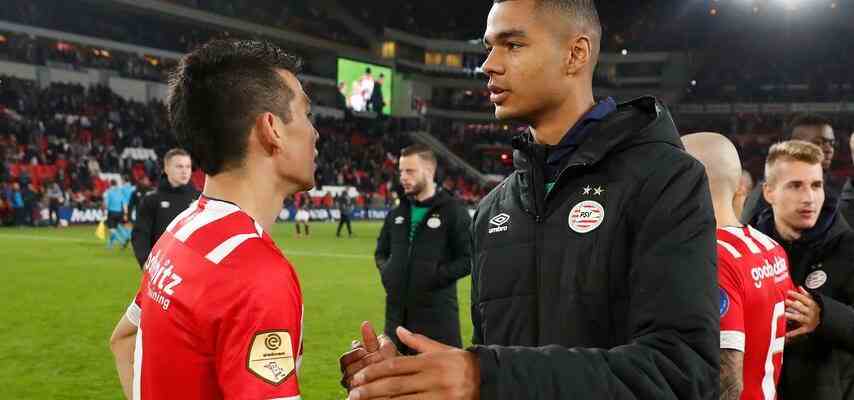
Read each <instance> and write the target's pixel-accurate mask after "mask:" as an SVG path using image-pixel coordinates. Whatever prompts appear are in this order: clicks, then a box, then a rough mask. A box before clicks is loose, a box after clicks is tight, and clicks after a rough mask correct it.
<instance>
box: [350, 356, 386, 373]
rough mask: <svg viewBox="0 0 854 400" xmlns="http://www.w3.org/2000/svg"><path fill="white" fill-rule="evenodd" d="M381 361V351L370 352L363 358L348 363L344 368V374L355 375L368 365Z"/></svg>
mask: <svg viewBox="0 0 854 400" xmlns="http://www.w3.org/2000/svg"><path fill="white" fill-rule="evenodd" d="M381 361H383V358H382V355H381V354H380V353H370V354H368V355H366V356H365V357H364V358H362V359H361V360H359V361H356V362H354V363H352V364H350V365H348V366H347V367H346V368H345V369H344V376H347V377H352V376H353V375H356V373H357V372H359V371H361V370H363V369H365V367H367V366H368V365H372V364H376V363H379V362H381Z"/></svg>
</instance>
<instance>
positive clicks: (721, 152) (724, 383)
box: [682, 133, 795, 400]
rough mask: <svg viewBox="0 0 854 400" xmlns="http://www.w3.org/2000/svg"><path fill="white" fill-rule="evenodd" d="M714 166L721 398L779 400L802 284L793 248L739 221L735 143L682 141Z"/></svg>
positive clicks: (708, 137)
mask: <svg viewBox="0 0 854 400" xmlns="http://www.w3.org/2000/svg"><path fill="white" fill-rule="evenodd" d="M682 142H683V143H685V148H686V149H687V151H688V153H690V154H691V155H692V156H694V158H696V159H698V160H699V161H700V162H701V163H702V164H703V166H705V168H706V174H707V175H708V176H709V186H710V189H711V192H712V202H713V204H714V207H715V219H716V220H717V225H718V231H717V236H718V283H719V285H720V315H721V381H720V382H721V397H720V398H721V399H727V400H735V399H743V400H773V399H775V398H777V389H776V386H777V382H779V380H780V371H781V369H782V368H781V367H782V366H783V347H784V345H785V342H786V318H785V310H786V304H785V301H786V297H787V292H788V291H789V290H794V289H795V287H794V284H792V280H791V278H790V277H789V268H788V266H789V260H788V257H787V256H786V252H785V250H783V247H781V246H780V245H779V244H778V243H777V242H775V241H774V240H773V239H771V238H769V237H768V236H766V235H765V234H763V233H761V232H759V231H758V230H756V229H755V228H753V227H751V226H749V225H748V226H745V225H742V224H741V223H740V222H739V221H738V217H737V216H736V212H735V209H734V207H733V199H734V198H735V195H736V192H737V191H738V187H739V182H740V180H741V171H742V169H741V161H740V160H739V158H738V152H737V151H736V149H735V146H734V145H733V144H732V142H730V141H729V139H727V138H725V137H724V136H722V135H719V134H716V133H696V134H692V135H687V136H684V137H683V138H682Z"/></svg>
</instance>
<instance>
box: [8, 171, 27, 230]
mask: <svg viewBox="0 0 854 400" xmlns="http://www.w3.org/2000/svg"><path fill="white" fill-rule="evenodd" d="M9 201H10V202H11V203H12V212H13V213H14V215H15V217H14V220H15V226H17V227H19V228H20V227H22V226H24V224H26V223H27V219H26V214H27V210H26V209H25V208H24V195H23V194H21V185H20V184H18V183H17V182H16V183H13V184H12V194H11V196H10V199H9Z"/></svg>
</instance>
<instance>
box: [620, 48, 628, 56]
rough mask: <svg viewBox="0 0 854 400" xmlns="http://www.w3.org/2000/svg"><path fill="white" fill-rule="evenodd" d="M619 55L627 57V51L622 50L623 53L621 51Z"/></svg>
mask: <svg viewBox="0 0 854 400" xmlns="http://www.w3.org/2000/svg"><path fill="white" fill-rule="evenodd" d="M620 54H622V55H624V56H627V55H629V51H628V50H626V49H623V51H621V52H620Z"/></svg>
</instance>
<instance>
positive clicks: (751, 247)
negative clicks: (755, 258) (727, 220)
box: [723, 227, 761, 254]
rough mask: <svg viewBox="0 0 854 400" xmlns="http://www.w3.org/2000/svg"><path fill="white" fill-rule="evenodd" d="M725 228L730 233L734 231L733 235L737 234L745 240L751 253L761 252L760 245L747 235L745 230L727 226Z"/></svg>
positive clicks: (740, 238)
mask: <svg viewBox="0 0 854 400" xmlns="http://www.w3.org/2000/svg"><path fill="white" fill-rule="evenodd" d="M723 229H724V230H725V231H727V232H729V233H732V234H733V235H735V237H737V238H739V240H741V241H742V242H744V244H745V245H746V246H747V248H748V249H749V250H750V252H751V253H753V254H759V253H760V252H761V251H760V250H759V246H757V245H756V242H754V241H753V239H751V238H749V237H748V236H747V235H745V234H744V230H742V229H741V228H733V227H726V228H723Z"/></svg>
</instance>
